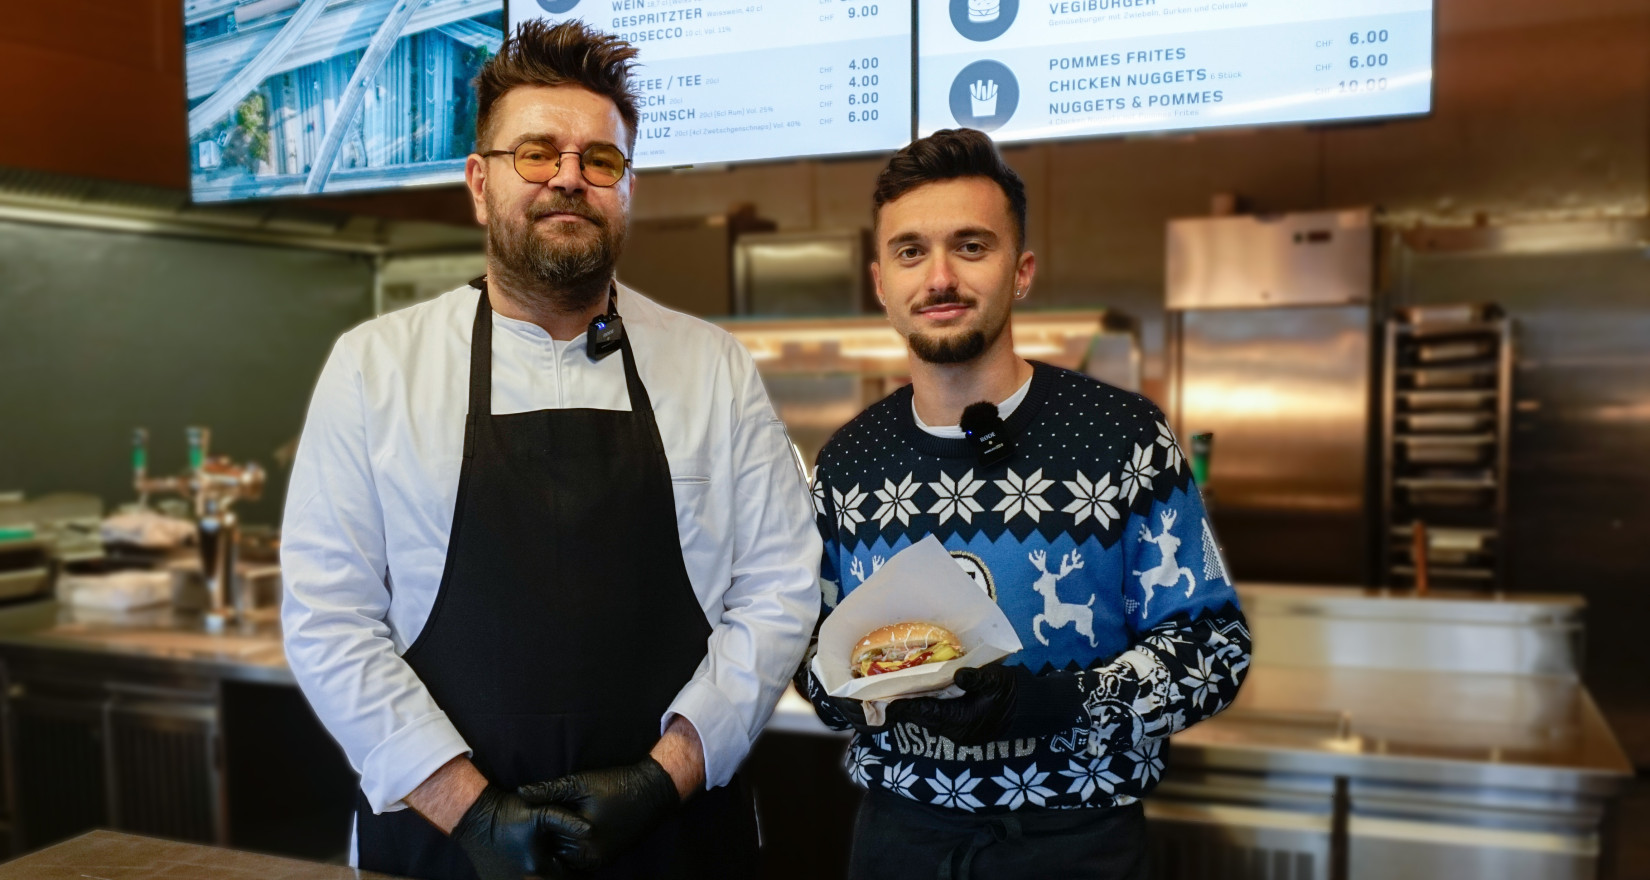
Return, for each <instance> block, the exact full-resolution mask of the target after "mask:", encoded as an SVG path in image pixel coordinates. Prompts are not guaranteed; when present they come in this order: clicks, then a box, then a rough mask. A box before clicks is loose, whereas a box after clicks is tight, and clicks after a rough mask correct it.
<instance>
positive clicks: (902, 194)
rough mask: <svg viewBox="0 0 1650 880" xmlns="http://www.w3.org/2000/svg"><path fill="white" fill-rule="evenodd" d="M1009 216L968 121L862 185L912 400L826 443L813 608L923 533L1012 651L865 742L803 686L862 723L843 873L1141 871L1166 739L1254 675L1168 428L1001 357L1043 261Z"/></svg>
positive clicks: (833, 719) (915, 703) (908, 709)
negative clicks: (1006, 636)
mask: <svg viewBox="0 0 1650 880" xmlns="http://www.w3.org/2000/svg"><path fill="white" fill-rule="evenodd" d="M1025 216H1026V198H1025V188H1024V185H1023V184H1022V183H1021V181H1020V178H1019V177H1018V175H1016V174H1015V173H1014V171H1013V170H1012V169H1010V168H1009V167H1008V166H1007V165H1005V164H1004V163H1003V161H1002V158H1001V156H1000V155H999V154H998V153H997V150H996V148H995V147H994V146H993V145H992V143H991V141H990V139H989V138H987V137H986V136H985V135H983V134H981V133H979V132H977V131H971V130H966V129H964V130H955V131H940V132H936V133H934V134H933V135H932V136H930V137H927V138H924V139H922V140H919V141H916V142H915V143H913V144H911V145H910V146H908V147H906V148H905V149H903V150H901V151H900V152H899V154H898V155H896V156H895V157H894V158H893V159H892V160H891V161H890V162H889V163H888V167H887V168H885V169H884V170H883V172H882V174H881V176H880V177H879V178H878V179H877V189H876V196H875V220H876V246H877V255H876V261H875V262H874V263H873V264H872V266H871V270H872V277H873V278H874V280H875V282H876V289H877V295H878V297H879V298H880V299H881V301H882V304H883V306H884V307H885V308H886V309H887V312H888V320H889V322H890V323H891V324H893V326H894V328H895V329H896V330H898V331H899V333H900V335H901V336H903V337H905V340H906V342H907V344H908V347H909V357H910V368H911V385H910V386H909V387H908V388H905V389H901V390H900V391H897V392H895V393H894V394H892V395H890V396H889V397H887V398H886V399H884V400H882V401H881V402H879V403H877V404H875V405H874V406H872V407H871V408H870V409H868V410H866V411H865V412H864V413H862V414H860V415H859V416H858V417H857V418H855V419H854V420H853V421H852V422H849V423H848V424H847V425H846V426H845V427H843V428H842V430H841V431H839V432H838V433H837V434H836V436H835V437H833V438H832V439H831V441H830V442H829V443H828V444H826V446H825V448H824V449H823V450H821V451H820V454H819V461H818V469H817V471H816V474H815V477H814V502H815V508H816V512H817V513H818V525H819V530H820V533H821V534H822V535H823V536H824V539H825V555H824V562H823V564H822V566H821V579H822V586H823V589H824V592H825V603H826V606H827V609H826V613H829V608H830V607H834V606H835V604H836V602H837V600H838V596H839V595H842V594H847V593H851V592H852V591H853V590H854V588H855V587H857V586H858V585H859V584H860V583H862V582H863V581H864V580H865V579H866V578H867V577H868V576H869V575H870V574H871V573H874V572H875V570H876V568H877V567H878V565H879V564H880V563H881V561H882V560H884V559H886V558H888V557H890V556H892V555H893V554H895V553H897V552H899V551H900V550H902V549H903V548H905V547H907V546H909V545H910V544H911V543H913V542H915V541H918V540H920V539H922V538H923V537H925V536H927V535H934V536H936V537H937V538H939V539H940V541H941V542H942V543H943V544H944V545H945V546H946V548H947V549H949V550H950V551H951V555H952V556H953V557H955V558H956V559H957V561H958V563H959V564H961V565H962V566H963V567H964V568H965V570H967V571H969V573H970V574H971V575H972V576H973V577H974V579H975V580H976V581H977V582H978V583H979V585H980V587H981V589H983V590H985V591H986V592H987V593H988V594H989V595H991V596H992V598H994V599H995V600H996V602H997V604H998V605H999V606H1000V607H1001V608H1002V610H1003V612H1004V613H1005V614H1006V615H1007V616H1008V619H1009V620H1010V621H1012V622H1013V624H1014V627H1015V630H1016V631H1017V632H1018V633H1019V635H1020V639H1021V640H1022V641H1023V642H1024V644H1025V648H1024V650H1022V651H1021V652H1019V653H1018V654H1016V655H1014V656H1012V657H1010V658H1008V659H1007V660H1006V661H1005V662H1004V663H1003V664H1001V665H994V666H988V667H985V668H982V669H979V670H964V671H963V672H962V673H959V675H958V676H957V684H958V686H959V687H960V688H961V689H963V691H964V692H965V693H964V694H963V695H962V696H960V697H957V698H955V699H950V700H940V699H933V698H917V699H908V700H900V701H896V702H894V703H892V704H891V705H890V706H889V708H888V712H887V723H886V725H885V726H882V727H873V726H871V725H869V724H867V723H866V720H865V715H864V713H863V712H862V711H861V707H860V706H859V704H857V703H856V702H854V701H852V700H841V699H834V698H830V697H827V696H825V695H824V694H823V693H822V692H821V689H820V687H819V684H818V681H817V680H815V679H814V678H813V677H812V676H811V675H806V674H805V673H804V674H802V675H801V676H799V678H801V679H802V680H801V681H800V682H799V683H801V684H803V685H804V686H805V687H806V688H807V691H808V694H809V697H810V699H811V700H812V701H813V703H814V705H815V707H816V708H817V709H818V711H819V714H820V716H821V717H822V718H823V719H825V721H826V722H827V723H829V724H831V725H832V726H833V727H836V728H837V729H846V728H848V727H850V726H852V727H854V728H856V730H857V731H858V732H857V733H856V735H855V737H854V741H853V745H852V747H851V749H850V751H849V754H848V759H847V766H848V771H849V773H850V774H851V775H852V777H853V779H854V781H855V782H857V783H859V784H860V785H864V786H867V787H868V788H869V791H868V793H867V796H866V798H865V801H864V804H863V806H862V807H861V810H860V815H859V818H858V821H857V824H856V826H855V836H854V848H853V854H852V859H851V869H850V876H851V877H853V878H855V880H869V878H884V877H886V878H898V880H910V878H913V877H933V876H936V872H938V876H942V877H967V876H974V877H979V878H992V880H998V878H1018V877H1024V878H1037V880H1046V878H1053V877H1083V878H1089V880H1096V878H1137V877H1144V876H1145V839H1144V836H1145V828H1144V819H1143V812H1142V808H1141V804H1140V798H1141V797H1142V796H1144V795H1145V794H1146V793H1147V792H1149V791H1150V790H1151V789H1152V787H1153V786H1154V785H1155V784H1156V783H1157V781H1158V779H1159V777H1160V776H1161V774H1162V772H1163V758H1162V752H1163V747H1164V740H1165V738H1166V737H1168V736H1169V735H1170V734H1172V733H1175V732H1176V731H1179V730H1183V729H1185V728H1186V727H1187V726H1188V725H1190V724H1193V723H1195V722H1197V721H1199V720H1202V719H1204V718H1207V717H1209V716H1211V715H1213V714H1214V713H1216V712H1219V711H1220V710H1221V709H1222V708H1224V707H1225V706H1226V705H1228V704H1229V703H1230V702H1231V700H1232V698H1233V696H1234V695H1235V694H1236V693H1237V689H1238V685H1239V683H1240V682H1241V680H1242V678H1243V674H1244V672H1245V670H1246V668H1247V666H1248V661H1249V635H1248V632H1247V631H1246V630H1245V627H1244V620H1243V615H1242V613H1241V612H1240V611H1239V609H1238V605H1237V597H1236V595H1235V593H1234V592H1233V589H1232V584H1231V581H1230V579H1229V577H1228V575H1227V573H1226V570H1225V566H1224V564H1223V562H1222V561H1221V558H1220V554H1219V551H1218V549H1217V546H1216V544H1215V541H1214V536H1213V534H1212V532H1211V531H1210V528H1209V523H1208V521H1207V520H1206V518H1205V516H1204V511H1203V504H1202V501H1201V500H1200V498H1199V496H1198V491H1197V487H1196V486H1195V485H1193V484H1192V481H1191V468H1190V467H1189V465H1188V464H1187V462H1186V461H1185V459H1184V458H1183V457H1182V455H1181V451H1180V448H1179V446H1178V445H1176V443H1175V439H1174V437H1173V436H1172V435H1171V434H1170V432H1169V428H1168V425H1167V423H1166V422H1165V420H1164V417H1163V414H1162V413H1161V412H1160V411H1159V410H1158V409H1157V407H1155V406H1153V405H1152V404H1151V403H1150V402H1148V401H1147V400H1146V399H1145V398H1142V397H1141V396H1139V395H1137V394H1131V393H1129V392H1126V391H1121V390H1119V389H1116V388H1113V387H1111V386H1109V385H1106V384H1104V383H1101V382H1097V381H1095V380H1093V379H1090V378H1088V377H1086V376H1083V375H1081V374H1078V373H1073V372H1069V371H1066V370H1060V369H1056V368H1054V367H1051V366H1048V365H1047V364H1041V363H1028V362H1026V361H1025V360H1022V359H1021V358H1020V357H1018V356H1017V355H1015V353H1014V348H1013V333H1012V328H1011V320H1010V318H1011V313H1012V311H1013V306H1014V303H1015V302H1016V301H1018V300H1021V299H1024V298H1025V297H1026V296H1027V294H1029V292H1030V290H1031V284H1032V280H1033V278H1034V276H1035V275H1036V269H1037V262H1036V258H1035V257H1034V256H1033V255H1032V254H1031V253H1030V252H1029V251H1026V250H1025ZM980 402H985V403H987V404H995V411H996V414H997V415H998V416H999V417H1000V418H1001V419H1002V420H1003V423H1002V425H1001V427H1000V428H999V431H998V433H999V436H1006V437H1007V438H1008V440H1009V442H1010V443H1011V444H1012V446H1013V452H1012V455H1011V457H1009V458H1008V459H1007V460H1006V461H1003V462H997V463H992V461H991V459H989V458H984V457H982V452H981V447H980V446H979V445H978V444H977V443H976V442H974V441H972V440H970V439H969V438H968V437H967V436H965V434H964V432H963V431H962V429H961V428H959V427H957V426H958V425H959V422H964V423H965V424H966V422H965V420H964V418H963V413H964V409H965V408H967V407H969V406H970V405H971V404H977V403H980ZM986 414H987V415H988V416H989V415H990V410H989V408H988V409H987V412H986ZM972 417H973V416H971V418H972ZM976 433H979V432H977V431H976ZM935 614H936V616H943V614H944V609H935Z"/></svg>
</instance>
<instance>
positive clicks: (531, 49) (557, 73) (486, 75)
mask: <svg viewBox="0 0 1650 880" xmlns="http://www.w3.org/2000/svg"><path fill="white" fill-rule="evenodd" d="M635 64H636V47H634V46H632V45H630V44H629V43H627V42H625V41H624V40H621V39H619V38H618V37H615V36H612V35H609V34H604V33H602V32H600V31H597V30H593V29H591V28H589V27H587V26H586V25H585V23H584V22H582V21H578V20H576V19H575V20H572V21H564V22H562V23H561V24H555V25H552V24H550V23H549V22H546V21H542V20H540V19H533V20H531V21H524V22H522V23H521V26H520V27H518V28H516V32H515V34H514V35H513V36H506V37H505V38H504V45H502V46H500V47H499V49H498V54H497V55H494V56H493V57H492V58H490V59H488V61H487V63H486V64H484V65H482V67H481V72H480V73H478V74H476V80H475V87H476V147H477V149H480V148H482V147H484V146H486V145H487V142H488V139H489V138H490V137H491V136H492V129H491V128H490V126H491V124H492V113H493V104H494V103H496V102H497V101H498V99H499V98H502V97H504V93H505V92H508V91H510V90H511V89H513V88H517V87H520V86H580V87H582V88H586V89H589V90H590V91H592V92H595V93H596V94H598V95H602V96H603V97H606V98H608V99H610V100H612V101H613V103H614V104H615V105H617V106H618V108H619V117H620V118H622V119H623V120H624V124H625V128H626V129H628V130H629V132H630V142H629V143H627V144H625V151H626V152H630V151H631V150H633V149H634V148H635V146H636V121H637V116H636V92H635V91H634V90H633V89H631V87H630V71H631V69H632V68H634V67H635Z"/></svg>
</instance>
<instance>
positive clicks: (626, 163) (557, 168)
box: [476, 141, 630, 189]
mask: <svg viewBox="0 0 1650 880" xmlns="http://www.w3.org/2000/svg"><path fill="white" fill-rule="evenodd" d="M531 144H538V145H540V146H542V147H548V148H549V149H550V150H551V151H553V152H555V154H556V164H555V165H554V166H552V167H551V169H550V174H549V176H548V177H546V178H544V180H534V179H533V178H531V177H528V176H527V175H526V174H525V173H523V172H522V170H521V149H522V148H523V147H526V146H529V145H531ZM599 149H607V150H612V151H613V152H614V153H615V154H617V155H618V157H619V161H620V162H622V163H623V164H622V165H620V166H619V176H618V177H615V178H613V180H612V181H610V182H608V183H600V182H597V181H595V180H591V179H590V171H589V169H587V168H586V167H585V164H584V156H585V154H586V153H588V152H590V151H591V150H599ZM568 154H572V155H574V156H578V157H579V176H580V177H582V178H584V182H585V183H588V184H590V185H591V186H599V187H602V188H603V189H606V188H608V187H611V186H618V185H619V181H621V180H624V176H625V175H626V174H629V173H630V157H629V156H626V155H625V154H624V152H623V151H622V150H620V149H619V148H618V147H615V146H613V145H612V144H591V145H590V146H588V147H585V148H584V150H583V151H582V152H581V151H579V150H557V149H556V148H555V145H554V144H551V143H549V142H547V141H523V142H521V143H519V144H517V145H516V148H515V149H513V150H487V151H486V152H482V153H477V154H476V155H478V156H481V157H483V158H492V157H493V156H510V157H511V160H510V167H511V168H513V169H515V172H516V174H517V175H518V176H520V177H521V179H522V180H525V181H527V182H528V183H546V182H549V181H550V180H553V179H554V178H555V176H556V175H558V174H560V173H561V157H563V156H566V155H568Z"/></svg>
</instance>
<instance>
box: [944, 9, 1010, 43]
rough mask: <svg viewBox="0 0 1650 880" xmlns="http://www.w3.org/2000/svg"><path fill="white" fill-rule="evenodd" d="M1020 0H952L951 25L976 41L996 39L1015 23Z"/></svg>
mask: <svg viewBox="0 0 1650 880" xmlns="http://www.w3.org/2000/svg"><path fill="white" fill-rule="evenodd" d="M1019 11H1020V0H951V25H952V27H955V28H956V29H957V33H959V34H961V35H962V36H963V37H965V38H967V39H970V40H973V41H974V42H976V43H983V42H986V41H987V40H995V39H996V38H998V37H1000V36H1002V35H1003V34H1004V33H1005V32H1007V31H1008V28H1009V26H1010V25H1012V24H1014V16H1015V15H1017V14H1018V13H1019Z"/></svg>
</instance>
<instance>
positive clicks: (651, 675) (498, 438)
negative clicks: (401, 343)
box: [356, 287, 756, 880]
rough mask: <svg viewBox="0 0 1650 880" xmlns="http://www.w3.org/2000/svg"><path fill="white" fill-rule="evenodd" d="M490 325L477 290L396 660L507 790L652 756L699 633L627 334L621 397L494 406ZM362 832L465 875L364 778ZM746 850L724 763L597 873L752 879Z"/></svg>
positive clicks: (403, 861)
mask: <svg viewBox="0 0 1650 880" xmlns="http://www.w3.org/2000/svg"><path fill="white" fill-rule="evenodd" d="M613 295H614V296H615V297H616V296H617V293H616V292H615V293H614V294H613ZM492 340H493V321H492V308H491V305H490V304H489V303H488V300H487V292H486V290H485V287H483V290H482V292H481V296H480V302H479V303H477V305H476V317H475V331H474V334H473V336H472V338H471V344H470V408H469V416H468V418H467V419H466V421H465V434H464V464H463V470H462V472H461V474H460V476H459V480H458V503H457V505H456V507H455V509H454V511H453V526H452V533H451V538H450V539H449V543H448V547H447V563H446V569H445V571H444V572H443V573H442V576H441V587H440V592H439V594H438V595H437V596H436V600H435V604H434V606H433V607H432V608H431V611H430V618H429V620H428V622H427V623H426V624H425V626H424V630H423V632H422V633H421V634H420V635H419V637H418V640H417V641H416V642H414V643H413V645H412V646H411V647H410V648H409V649H408V650H407V653H406V655H405V657H404V659H405V660H406V661H407V663H408V664H409V665H411V666H412V668H413V671H414V672H416V673H418V677H419V679H420V680H421V681H422V682H423V683H424V685H425V686H426V687H428V688H429V691H430V694H431V695H432V696H433V697H434V698H435V702H436V703H437V704H438V705H439V706H441V708H442V709H443V710H444V711H445V712H446V713H447V715H448V717H449V718H450V719H451V720H452V722H453V725H454V726H455V727H457V728H458V731H459V733H460V734H462V735H463V736H464V739H465V741H466V742H468V743H469V745H470V747H471V748H472V749H473V750H474V752H475V754H474V757H473V758H472V760H473V761H474V762H475V765H476V767H477V768H479V769H480V770H481V772H482V774H483V775H485V776H486V777H487V778H488V779H489V780H490V781H492V782H493V783H495V784H497V785H500V786H503V787H504V788H507V789H514V788H515V787H516V786H518V785H521V784H523V783H528V782H537V781H540V780H546V779H554V778H556V777H558V776H562V775H565V774H567V773H571V772H575V771H579V770H590V769H599V768H605V767H615V766H619V765H623V764H630V763H634V762H636V761H640V760H641V759H642V758H644V757H646V756H647V754H648V752H649V751H650V750H651V749H652V747H653V745H654V743H656V742H657V741H658V739H659V720H660V718H661V717H662V716H663V715H664V712H665V710H666V709H667V708H669V706H670V702H671V700H673V699H674V698H675V697H676V695H677V693H678V692H679V691H680V690H681V689H682V687H683V686H684V685H686V684H687V682H688V680H689V679H690V678H691V677H692V675H693V673H694V671H695V670H696V669H697V668H698V666H699V664H700V662H701V661H702V660H703V659H704V658H705V654H706V639H707V638H708V637H709V635H710V631H711V630H710V625H709V624H708V623H707V622H706V620H705V614H704V611H703V609H701V608H700V606H699V602H698V599H697V598H696V597H695V594H694V592H693V586H692V584H691V583H690V582H689V580H688V575H687V569H686V568H685V567H684V565H683V563H682V548H681V541H680V539H679V538H678V536H677V530H676V504H675V497H674V495H673V493H672V490H671V482H670V465H669V463H668V462H667V461H666V459H665V451H664V444H663V442H662V441H661V439H660V437H659V426H658V424H657V423H656V422H655V421H654V419H653V407H652V404H651V402H650V401H649V399H648V394H647V389H646V388H645V387H643V385H642V380H641V378H640V377H639V376H638V375H637V373H636V360H635V357H634V356H633V354H632V352H631V348H630V341H629V339H628V338H627V339H625V340H624V343H623V347H622V349H621V350H622V352H623V356H624V373H625V385H626V387H627V388H628V390H629V394H630V411H629V412H620V411H615V410H599V409H552V410H540V411H538V412H529V413H515V414H511V415H492V367H493V358H492V350H493V347H492ZM356 833H357V839H358V841H359V844H358V846H359V849H358V855H359V860H360V866H361V868H363V869H366V870H372V871H381V872H384V873H388V874H396V875H401V876H405V877H415V878H430V880H473V878H474V877H475V876H476V875H475V872H474V870H473V869H472V868H471V866H470V862H469V860H468V859H467V858H466V857H465V855H464V853H463V851H462V850H461V849H459V847H458V846H457V845H456V844H454V843H452V842H451V841H450V840H449V839H448V838H447V837H446V836H445V835H443V834H442V833H441V832H440V831H438V830H437V829H436V828H435V827H434V826H432V825H430V824H429V823H428V822H427V821H425V820H424V819H423V818H422V817H420V816H419V815H418V814H416V813H414V812H413V811H412V810H400V811H396V812H391V813H384V814H382V815H374V814H373V812H372V810H371V809H370V808H369V807H368V806H367V804H366V800H365V797H364V796H363V795H360V794H359V793H358V794H357V807H356ZM755 862H756V822H755V814H754V812H753V810H752V808H751V803H750V798H749V796H748V795H747V794H746V793H745V791H744V788H743V786H742V785H741V784H740V782H739V781H738V780H737V779H736V780H735V782H734V784H733V785H730V786H727V787H725V788H718V789H715V790H712V791H708V792H700V793H698V794H697V795H695V796H694V797H693V798H692V799H690V800H689V801H688V802H687V803H686V804H685V805H684V806H683V808H682V809H681V810H680V811H679V812H677V813H676V814H675V815H674V816H673V817H672V818H671V819H670V820H669V821H668V822H667V823H666V824H665V825H664V826H663V827H661V828H660V829H659V830H658V831H657V832H656V833H655V834H654V835H653V837H652V838H651V839H649V840H646V841H644V842H643V843H642V845H641V846H639V847H637V848H636V849H635V851H633V852H630V853H628V854H626V855H625V856H624V857H622V858H621V859H619V860H618V861H617V862H616V863H615V864H613V865H612V866H610V867H609V868H608V869H605V870H603V871H602V872H600V873H599V874H597V875H595V876H599V877H602V878H631V877H635V878H643V877H646V878H653V877H740V876H753V875H754V873H755Z"/></svg>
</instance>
